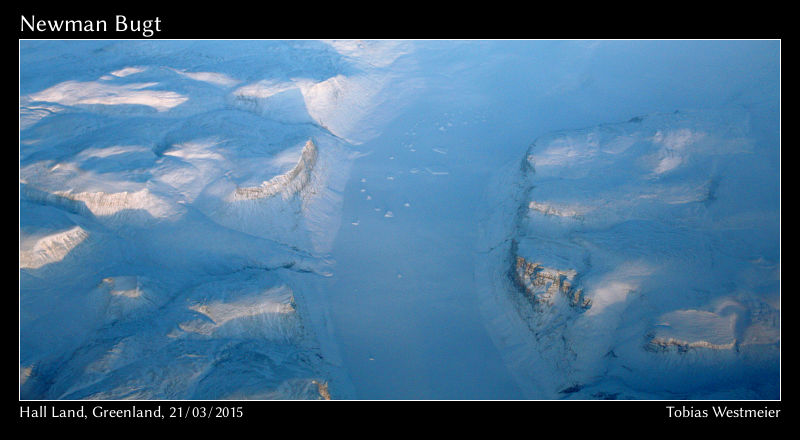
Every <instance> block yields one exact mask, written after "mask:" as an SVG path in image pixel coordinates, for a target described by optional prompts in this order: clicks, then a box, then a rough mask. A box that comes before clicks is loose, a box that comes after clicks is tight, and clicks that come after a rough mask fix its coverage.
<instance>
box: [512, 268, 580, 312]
mask: <svg viewBox="0 0 800 440" xmlns="http://www.w3.org/2000/svg"><path fill="white" fill-rule="evenodd" d="M515 260H516V264H515V265H514V270H513V278H514V282H515V283H516V285H517V286H518V287H519V288H520V289H521V290H522V291H523V292H525V293H526V294H527V295H529V296H530V298H531V299H532V300H533V301H534V303H536V304H546V305H552V303H553V297H554V296H555V295H559V294H560V295H562V296H564V297H565V298H566V299H567V300H568V301H569V305H570V306H572V307H580V308H582V309H588V308H589V307H591V304H592V301H591V299H589V298H585V297H584V296H583V289H582V288H576V287H575V286H574V285H573V283H574V280H575V277H576V275H577V273H576V272H575V271H574V270H558V269H552V268H549V267H544V266H543V265H542V264H541V263H534V262H529V261H526V260H525V258H524V257H521V256H519V255H517V256H516V258H515Z"/></svg>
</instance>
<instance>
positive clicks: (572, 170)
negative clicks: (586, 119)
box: [495, 112, 780, 396]
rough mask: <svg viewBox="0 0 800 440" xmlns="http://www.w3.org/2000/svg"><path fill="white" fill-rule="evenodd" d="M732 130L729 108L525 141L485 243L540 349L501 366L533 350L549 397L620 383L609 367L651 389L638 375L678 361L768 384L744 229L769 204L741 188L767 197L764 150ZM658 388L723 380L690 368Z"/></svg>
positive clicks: (766, 320) (767, 276)
mask: <svg viewBox="0 0 800 440" xmlns="http://www.w3.org/2000/svg"><path fill="white" fill-rule="evenodd" d="M746 127H747V123H745V122H742V115H741V114H739V113H736V112H732V113H714V112H706V113H703V112H677V113H673V114H665V115H648V116H645V117H640V118H634V119H632V120H631V121H629V122H627V123H622V124H608V125H603V126H600V127H593V128H589V129H585V130H575V131H566V132H559V133H554V134H551V135H547V136H543V137H541V138H539V139H537V141H536V142H535V143H534V144H533V145H532V146H531V147H530V148H529V150H528V151H527V152H526V154H525V156H524V159H523V161H522V162H523V164H522V167H520V168H519V170H520V171H519V173H520V174H519V177H517V181H515V182H514V183H513V185H512V186H511V187H512V188H514V189H515V190H516V191H518V193H517V194H516V195H515V196H514V198H513V199H512V200H516V201H515V203H518V205H517V206H518V208H517V209H515V210H511V209H509V211H508V214H506V215H509V216H511V218H513V219H514V220H513V221H511V223H510V224H511V225H513V226H512V229H511V230H510V237H509V238H510V240H508V241H506V242H505V244H502V245H500V246H498V247H497V248H496V249H497V250H496V252H500V254H498V257H500V256H502V251H501V249H503V248H506V249H508V250H507V251H506V252H508V254H507V255H508V256H507V257H505V258H502V260H498V261H502V262H503V263H502V265H501V266H500V267H499V268H497V269H495V270H496V271H497V273H502V271H505V272H506V273H508V278H509V280H508V281H507V282H506V283H505V284H500V286H502V287H500V290H501V291H502V290H505V291H506V292H507V293H505V294H506V295H510V297H509V298H510V301H509V304H512V305H513V307H514V308H516V313H518V315H519V316H520V318H521V319H522V321H523V322H525V325H526V326H527V327H528V328H529V331H530V332H531V334H532V335H533V337H534V340H535V341H536V342H531V343H530V344H532V345H530V346H529V348H528V350H535V351H538V352H540V353H541V358H540V359H535V357H533V356H531V355H528V354H523V353H520V352H519V351H514V350H521V349H520V348H515V349H509V350H511V351H510V352H509V356H510V358H509V359H513V363H512V365H515V367H514V368H520V369H525V368H531V367H532V365H529V364H526V362H529V363H537V369H538V371H539V372H540V374H543V375H547V374H548V373H545V369H544V368H542V364H541V362H542V361H544V362H545V364H549V365H550V367H551V368H552V374H553V375H554V376H553V378H552V379H550V381H551V382H553V383H555V384H557V385H556V386H554V387H553V388H551V389H550V392H553V393H555V395H563V396H593V395H595V394H597V393H599V394H598V395H601V394H602V395H605V394H607V393H612V394H613V393H619V392H620V390H622V389H624V388H620V387H619V385H611V384H612V383H613V382H612V381H610V379H609V381H608V382H607V381H606V380H607V379H606V378H607V377H610V376H611V375H613V376H614V377H622V378H625V379H624V381H626V383H628V384H629V386H632V387H633V388H634V389H635V390H634V389H630V388H629V389H627V390H626V391H625V392H628V393H634V394H635V393H645V394H647V393H655V394H647V395H651V396H652V395H656V396H657V395H660V394H659V393H660V392H661V391H660V390H657V389H656V388H657V387H654V386H653V385H652V384H648V379H647V378H653V379H654V378H655V374H656V373H655V372H656V371H657V372H659V373H658V374H661V375H668V376H671V377H683V375H684V374H685V373H686V372H687V371H689V370H691V369H692V368H699V369H700V370H702V371H706V368H712V369H715V370H718V371H726V372H727V373H726V374H731V375H745V376H747V374H746V373H742V371H745V370H746V369H747V368H752V369H754V371H756V370H757V371H758V372H757V373H755V372H754V373H752V375H751V376H750V377H751V378H750V379H747V380H756V381H757V382H758V383H759V384H760V385H759V386H764V387H772V386H774V384H776V383H777V381H774V374H776V370H775V369H774V366H775V365H777V362H775V360H776V359H777V356H778V354H779V343H780V338H779V333H778V329H779V319H778V315H779V305H778V297H779V296H778V295H779V290H778V284H777V279H778V276H777V272H776V271H777V265H776V264H774V263H775V262H776V261H777V255H776V254H775V251H776V249H777V248H776V247H774V243H773V242H771V241H768V242H764V241H761V240H760V239H755V237H756V236H758V237H762V238H766V237H769V236H771V235H770V233H769V231H771V230H773V228H776V227H777V225H776V224H770V223H768V222H764V221H763V219H766V218H768V217H769V216H770V215H771V214H770V213H774V212H775V211H773V210H774V209H776V207H775V206H774V205H771V201H768V200H765V199H763V198H759V197H757V196H754V195H755V194H769V193H770V192H769V190H768V189H765V188H762V187H768V185H769V183H768V182H765V181H763V180H761V179H760V178H759V177H758V176H759V175H761V174H762V173H764V174H767V175H769V174H770V173H772V172H774V171H768V170H766V169H768V168H769V167H770V166H771V164H772V163H774V162H769V161H766V162H765V161H761V162H754V159H755V156H756V155H757V154H762V155H763V154H769V152H770V151H774V150H764V151H759V150H758V149H759V148H764V146H756V145H753V144H752V143H751V142H750V141H749V139H750V134H749V133H748V132H747V131H746ZM745 182H747V183H745ZM503 203H506V202H503ZM755 212H761V213H762V215H760V216H759V215H755V214H754V213H755ZM745 213H748V214H745ZM745 217H747V218H748V219H750V220H749V221H748V220H745ZM734 219H736V220H735V222H736V223H737V224H738V228H737V229H730V226H729V225H730V224H731V222H733V221H734ZM565 220H578V221H565ZM495 222H496V220H495ZM776 236H777V234H776V235H774V236H772V237H773V239H774V237H776ZM765 263H766V264H765ZM745 273H747V274H748V275H744V274H745ZM578 277H579V278H580V282H579V284H580V285H579V286H578V285H577V284H578V283H577V282H576V279H577V278H578ZM732 286H737V287H736V288H734V287H732ZM520 295H521V296H520ZM515 296H520V298H523V297H525V298H528V299H529V300H531V301H521V300H518V299H515ZM558 298H565V299H568V301H565V304H569V305H570V306H572V307H569V308H564V307H558V301H555V300H556V299H558ZM543 305H548V306H547V307H542V306H543ZM576 305H579V306H583V305H585V306H586V307H585V308H583V307H579V308H578V310H580V311H582V313H575V312H574V311H570V310H571V309H572V310H575V306H576ZM505 331H508V330H505ZM745 341H747V342H745ZM526 344H527V343H526ZM510 362H511V361H510ZM526 365H527V366H526ZM701 365H702V366H703V367H700V366H701ZM711 365H714V367H710V366H711ZM769 365H771V366H772V367H768V366H769ZM743 369H745V370H743ZM526 374H527V373H523V372H522V371H520V375H521V376H525V375H526ZM737 377H738V376H737ZM756 378H757V379H756ZM689 382H691V384H692V385H689V384H688V383H689ZM634 384H635V385H634ZM662 386H665V387H672V389H673V390H684V389H695V390H697V389H715V390H724V389H725V387H726V386H727V384H726V383H725V382H724V381H721V380H720V379H719V378H718V376H715V375H712V374H709V375H705V374H703V375H700V374H695V375H693V376H691V380H689V379H686V382H684V383H683V384H680V385H678V384H676V383H674V382H673V381H671V380H668V381H665V382H664V383H663V385H662ZM590 389H591V390H592V391H589V390H590ZM563 390H568V391H563ZM539 392H547V391H545V390H540V391H539ZM604 393H605V394H604Z"/></svg>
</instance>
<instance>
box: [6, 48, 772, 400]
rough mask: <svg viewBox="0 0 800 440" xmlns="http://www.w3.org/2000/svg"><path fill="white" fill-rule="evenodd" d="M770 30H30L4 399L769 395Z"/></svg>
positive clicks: (23, 74) (23, 51)
mask: <svg viewBox="0 0 800 440" xmlns="http://www.w3.org/2000/svg"><path fill="white" fill-rule="evenodd" d="M779 49H780V46H779V43H778V42H769V41H766V42H757V41H753V42H692V41H684V42H635V41H631V42H587V41H571V42H557V41H146V40H142V41H22V42H21V44H20V176H19V177H20V254H19V255H20V256H19V258H20V347H19V349H20V354H19V357H20V359H19V362H20V396H21V398H23V399H286V398H289V399H328V398H334V399H352V398H364V399H407V398H411V399H438V398H447V399H464V398H468V399H498V398H501V399H520V398H527V399H561V398H579V399H604V398H620V399H621V398H629V399H640V398H651V399H675V398H757V399H761V398H776V397H778V396H779V392H780V376H779V374H780V258H779V256H780V236H779V230H780V229H779V222H780V210H779V207H780V195H779V194H780V193H779V185H780V180H779V170H780V163H779V154H780V146H779V145H780V144H779V139H780V138H779V136H780V133H779V111H780V106H779V98H780V95H779V88H778V86H779V76H778V72H779V67H780V65H779V56H778V55H779ZM676 109H678V111H675V110H676ZM637 115H639V116H637ZM619 121H627V122H619ZM581 127H589V128H581ZM532 139H536V141H535V142H534V143H533V144H532V145H531V144H530V142H531V140H532ZM529 145H530V146H529ZM526 148H527V150H526Z"/></svg>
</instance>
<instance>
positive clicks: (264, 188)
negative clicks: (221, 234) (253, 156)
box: [234, 139, 317, 200]
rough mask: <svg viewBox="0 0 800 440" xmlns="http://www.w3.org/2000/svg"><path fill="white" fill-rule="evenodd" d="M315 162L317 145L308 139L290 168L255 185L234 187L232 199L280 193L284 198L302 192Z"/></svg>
mask: <svg viewBox="0 0 800 440" xmlns="http://www.w3.org/2000/svg"><path fill="white" fill-rule="evenodd" d="M316 163H317V146H316V145H314V142H313V141H312V140H311V139H309V140H308V142H306V144H305V145H304V146H303V151H302V153H301V154H300V160H298V161H297V164H296V165H295V166H294V168H292V169H291V170H289V171H287V172H286V173H284V174H280V175H277V176H275V177H273V178H271V179H270V180H268V181H265V182H263V183H262V184H261V185H259V186H256V187H245V188H236V192H235V193H234V200H252V199H265V198H269V197H273V196H275V195H277V194H282V196H283V198H284V199H288V198H289V197H291V196H293V195H295V194H297V193H299V192H302V191H303V190H304V189H305V188H306V186H307V185H308V183H309V182H310V181H311V176H312V172H313V170H314V165H315V164H316Z"/></svg>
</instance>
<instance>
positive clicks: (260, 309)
mask: <svg viewBox="0 0 800 440" xmlns="http://www.w3.org/2000/svg"><path fill="white" fill-rule="evenodd" d="M67 45H68V46H69V47H68V50H67V51H66V52H69V53H70V56H69V57H68V58H62V57H60V55H59V54H60V53H62V51H63V49H64V47H63V46H67ZM251 46H252V47H251ZM238 49H239V50H240V52H241V53H250V54H251V55H250V56H248V57H246V58H241V57H239V56H237V55H236V54H234V53H231V51H230V50H229V47H228V46H227V45H225V44H221V43H219V42H204V43H202V44H197V43H193V42H159V43H157V44H155V45H151V44H149V43H147V42H89V41H87V42H77V43H74V42H73V43H66V42H25V43H24V44H22V46H21V56H20V60H21V61H20V63H21V95H20V141H21V144H20V396H21V398H23V399H85V398H91V399H130V398H133V399H195V398H198V399H228V398H236V399H286V398H289V399H329V398H332V397H333V398H336V397H341V396H343V395H345V393H344V391H343V389H341V388H340V389H337V388H336V383H337V381H336V380H335V378H336V377H337V375H338V374H340V373H339V372H338V367H337V366H336V365H335V364H336V356H337V354H336V350H335V348H332V347H334V345H333V344H331V343H328V342H326V339H325V338H326V337H327V333H328V331H329V330H328V329H325V328H320V327H317V324H315V323H319V322H323V320H322V319H320V318H319V316H320V315H321V313H323V312H322V311H323V310H324V309H325V298H324V297H322V296H320V295H318V294H317V292H319V291H320V290H321V289H319V288H318V286H317V285H318V284H319V283H320V282H321V280H322V279H324V278H326V277H328V276H330V265H331V262H330V261H329V260H328V259H327V258H328V252H329V250H330V245H331V242H332V240H333V238H334V237H335V235H336V231H337V229H338V228H339V223H340V218H339V217H340V216H341V212H340V211H341V210H340V208H339V205H340V204H341V192H342V190H343V187H344V184H345V182H346V179H347V176H348V174H349V168H350V163H351V161H352V158H353V155H354V150H353V145H354V142H357V140H352V141H349V140H347V139H348V137H350V136H351V134H352V136H353V137H355V138H357V137H358V136H359V135H360V134H361V133H363V132H364V131H367V129H368V127H366V126H364V125H363V124H362V126H360V127H358V128H359V130H358V132H357V133H356V132H355V131H354V130H353V129H354V128H355V127H356V125H357V124H359V123H360V118H362V117H363V116H364V114H365V112H367V111H368V109H369V108H370V106H371V102H372V100H373V99H374V98H375V97H376V96H379V95H380V94H381V93H382V92H381V90H382V87H384V85H385V84H386V83H387V79H386V76H385V75H384V74H382V73H380V72H377V71H376V69H375V68H373V67H372V66H373V64H372V63H365V62H363V61H362V60H360V59H358V54H355V53H350V54H349V55H347V54H345V55H343V53H349V52H348V51H347V50H345V49H346V48H343V49H341V50H337V43H335V42H333V43H324V42H312V41H306V42H241V43H240V44H239V45H238ZM351 52H352V51H351ZM383 61H385V62H384V63H382V64H381V66H386V65H389V64H391V62H392V60H391V59H386V60H383ZM287 72H291V76H290V75H289V74H288V73H287ZM354 133H355V134H354ZM315 295H316V296H315ZM338 383H341V384H344V383H346V382H345V381H338Z"/></svg>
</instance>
